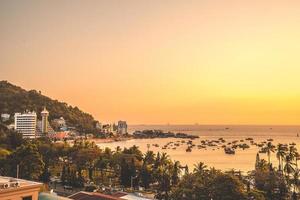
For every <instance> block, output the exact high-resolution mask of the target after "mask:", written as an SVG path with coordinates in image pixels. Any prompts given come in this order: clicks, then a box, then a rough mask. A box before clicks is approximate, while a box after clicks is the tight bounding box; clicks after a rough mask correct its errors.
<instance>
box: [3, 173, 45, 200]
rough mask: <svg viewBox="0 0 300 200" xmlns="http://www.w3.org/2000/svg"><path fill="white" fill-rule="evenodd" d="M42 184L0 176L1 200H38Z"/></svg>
mask: <svg viewBox="0 0 300 200" xmlns="http://www.w3.org/2000/svg"><path fill="white" fill-rule="evenodd" d="M42 185H43V184H42V183H37V182H33V181H27V180H23V179H15V178H11V177H4V176H0V199H1V200H38V195H39V191H40V189H41V187H42Z"/></svg>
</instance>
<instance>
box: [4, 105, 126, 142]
mask: <svg viewBox="0 0 300 200" xmlns="http://www.w3.org/2000/svg"><path fill="white" fill-rule="evenodd" d="M37 116H38V115H37V113H36V112H34V111H26V112H24V113H15V114H14V123H13V124H10V125H7V127H8V128H9V129H14V130H15V131H17V132H18V133H21V134H22V136H23V138H29V139H34V138H39V137H45V136H47V137H50V138H52V139H57V140H63V139H70V138H74V137H76V136H78V133H77V132H76V131H75V128H72V127H68V126H67V124H66V121H65V119H64V118H63V117H60V118H58V119H53V120H52V121H51V123H49V120H48V117H49V112H48V111H47V109H46V107H44V109H43V110H42V111H41V113H40V116H41V120H38V117H37ZM9 120H11V115H10V114H6V113H3V114H1V121H2V122H9ZM127 127H128V126H127V123H126V121H118V123H117V124H104V125H102V124H101V123H100V122H98V123H97V124H96V128H97V129H98V130H99V132H102V133H109V134H113V135H125V134H127V133H128V131H127Z"/></svg>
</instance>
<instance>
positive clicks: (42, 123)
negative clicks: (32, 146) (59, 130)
mask: <svg viewBox="0 0 300 200" xmlns="http://www.w3.org/2000/svg"><path fill="white" fill-rule="evenodd" d="M41 116H42V120H38V119H37V114H36V112H28V111H27V112H25V113H15V124H14V129H15V130H16V131H17V132H18V133H22V135H23V138H30V139H34V138H39V137H43V136H45V135H48V134H49V135H50V134H54V133H55V132H54V130H53V129H52V127H51V126H50V124H49V121H48V116H49V112H48V111H47V110H46V108H44V110H43V111H42V112H41Z"/></svg>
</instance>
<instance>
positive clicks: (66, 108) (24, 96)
mask: <svg viewBox="0 0 300 200" xmlns="http://www.w3.org/2000/svg"><path fill="white" fill-rule="evenodd" d="M44 106H46V107H47V110H48V111H49V112H50V115H49V119H50V120H51V119H55V118H59V117H63V118H64V119H65V120H66V121H67V124H68V125H69V126H73V127H75V128H76V129H77V130H78V131H79V132H82V133H83V132H86V133H91V132H95V120H94V118H93V116H92V115H90V114H88V113H85V112H83V111H81V110H80V109H79V108H77V107H72V106H70V105H68V104H67V103H64V102H59V101H57V100H53V99H51V98H49V97H47V96H44V95H42V94H41V93H40V92H38V91H36V90H29V91H26V90H24V89H22V88H21V87H18V86H15V85H13V84H11V83H9V82H7V81H0V113H9V114H11V115H12V116H13V115H14V113H15V112H24V111H25V110H29V111H36V112H37V114H38V117H40V116H39V114H40V112H41V110H42V109H43V107H44Z"/></svg>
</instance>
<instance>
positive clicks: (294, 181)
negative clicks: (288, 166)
mask: <svg viewBox="0 0 300 200" xmlns="http://www.w3.org/2000/svg"><path fill="white" fill-rule="evenodd" d="M299 178H300V170H299V169H296V170H295V171H294V173H293V179H292V184H293V186H294V192H296V190H299V187H300V180H299Z"/></svg>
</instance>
